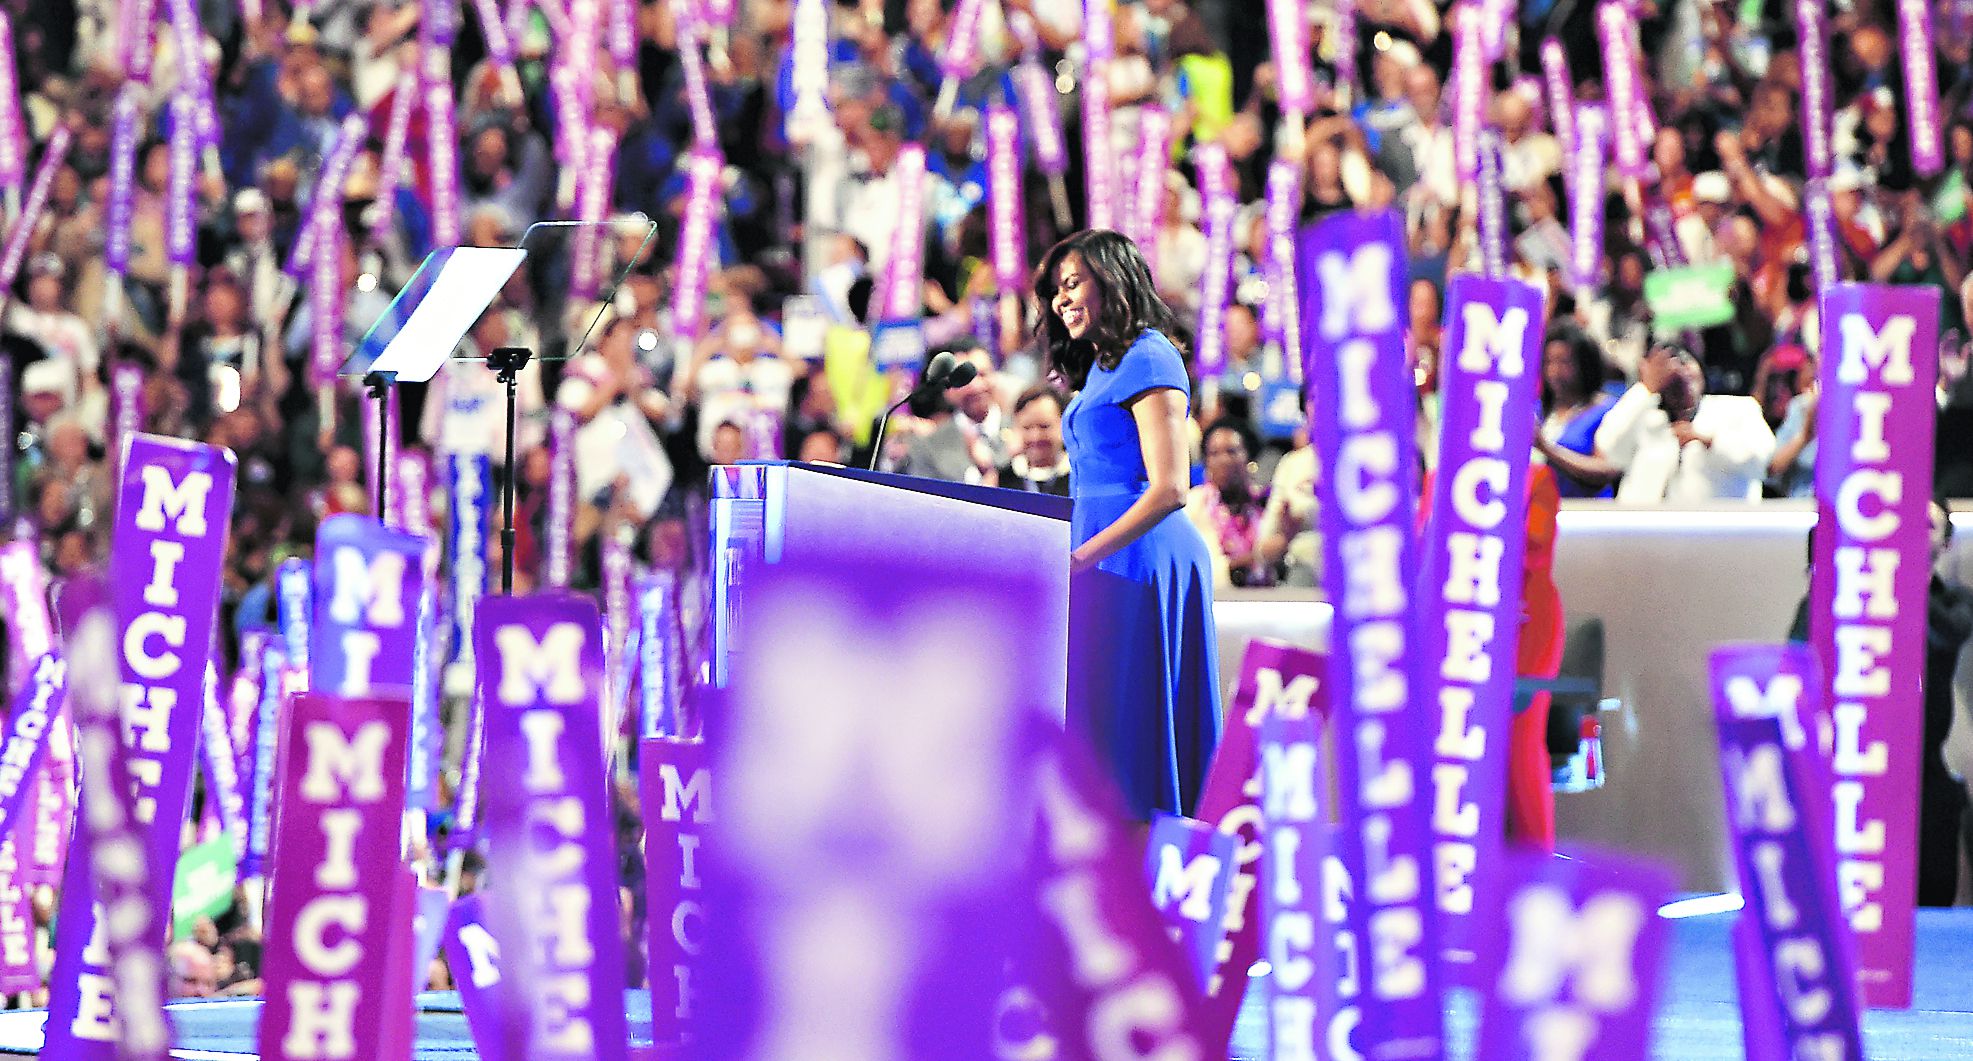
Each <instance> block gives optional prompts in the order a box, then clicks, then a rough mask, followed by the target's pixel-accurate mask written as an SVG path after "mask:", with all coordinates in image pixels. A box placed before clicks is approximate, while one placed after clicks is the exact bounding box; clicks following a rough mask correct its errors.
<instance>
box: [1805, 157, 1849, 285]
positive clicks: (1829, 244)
mask: <svg viewBox="0 0 1973 1061" xmlns="http://www.w3.org/2000/svg"><path fill="white" fill-rule="evenodd" d="M1802 216H1803V219H1804V220H1806V221H1807V223H1808V230H1809V265H1810V267H1812V268H1813V269H1814V270H1815V286H1816V290H1818V291H1827V290H1828V289H1830V288H1832V287H1835V286H1836V285H1837V284H1840V283H1842V282H1843V252H1842V251H1841V250H1840V249H1839V244H1838V243H1837V235H1836V204H1835V202H1834V201H1832V200H1831V199H1830V197H1829V182H1828V181H1827V180H1824V179H1822V178H1820V177H1812V178H1810V179H1809V180H1808V181H1807V182H1806V183H1804V184H1803V185H1802Z"/></svg>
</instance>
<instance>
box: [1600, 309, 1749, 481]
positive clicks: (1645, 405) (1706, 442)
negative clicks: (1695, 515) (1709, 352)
mask: <svg viewBox="0 0 1973 1061" xmlns="http://www.w3.org/2000/svg"><path fill="white" fill-rule="evenodd" d="M1705 388H1706V382H1705V373H1703V372H1701V371H1700V368H1699V362H1698V360H1697V359H1695V358H1694V357H1693V356H1692V355H1691V354H1690V353H1688V352H1686V351H1685V350H1683V349H1681V348H1679V347H1678V346H1676V345H1673V344H1670V343H1659V344H1656V345H1654V346H1653V347H1652V348H1651V350H1650V352H1648V353H1647V354H1645V355H1644V360H1643V361H1641V362H1640V363H1639V364H1638V370H1637V382H1636V383H1634V384H1632V385H1631V388H1630V389H1629V390H1628V391H1625V392H1624V396H1623V397H1622V398H1619V399H1618V400H1617V403H1616V404H1615V405H1613V406H1611V407H1610V412H1609V413H1608V414H1607V415H1605V416H1604V417H1603V425H1602V426H1601V427H1599V428H1598V429H1597V431H1596V451H1597V453H1598V454H1600V455H1601V456H1603V457H1604V458H1605V459H1606V460H1608V461H1609V462H1610V463H1612V464H1614V465H1616V466H1617V467H1618V468H1621V469H1623V473H1624V477H1623V480H1622V481H1621V482H1620V483H1619V484H1618V485H1617V500H1618V501H1620V502H1643V503H1652V502H1658V501H1677V502H1686V501H1757V500H1759V499H1760V496H1761V478H1762V476H1763V475H1765V474H1766V472H1767V464H1768V460H1769V458H1771V457H1772V456H1773V455H1774V432H1773V431H1771V430H1769V428H1768V426H1767V420H1766V419H1764V418H1763V417H1762V416H1761V407H1760V404H1759V403H1758V402H1756V401H1755V400H1754V399H1752V398H1749V397H1745V396H1743V395H1728V394H1707V393H1705Z"/></svg>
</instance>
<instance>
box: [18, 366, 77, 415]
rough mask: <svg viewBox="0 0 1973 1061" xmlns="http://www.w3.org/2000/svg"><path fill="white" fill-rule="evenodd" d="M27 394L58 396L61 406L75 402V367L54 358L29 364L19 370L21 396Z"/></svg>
mask: <svg viewBox="0 0 1973 1061" xmlns="http://www.w3.org/2000/svg"><path fill="white" fill-rule="evenodd" d="M29 394H54V395H58V396H60V398H61V399H62V404H63V405H67V404H69V403H70V402H73V401H75V366H73V365H71V364H69V363H68V362H67V361H60V360H56V359H54V358H44V359H42V360H40V361H33V362H29V363H28V366H27V367H26V368H24V369H22V370H21V395H22V396H23V397H25V396H27V395H29Z"/></svg>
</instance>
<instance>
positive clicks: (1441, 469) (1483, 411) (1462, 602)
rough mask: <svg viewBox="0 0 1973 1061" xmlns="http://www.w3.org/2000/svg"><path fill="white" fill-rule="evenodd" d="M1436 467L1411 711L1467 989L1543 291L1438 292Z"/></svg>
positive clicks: (1501, 710)
mask: <svg viewBox="0 0 1973 1061" xmlns="http://www.w3.org/2000/svg"><path fill="white" fill-rule="evenodd" d="M1447 295H1448V297H1447V303H1446V305H1447V308H1446V345H1445V352H1444V356H1442V357H1441V358H1440V359H1439V373H1440V379H1441V383H1440V393H1441V394H1442V395H1443V404H1442V409H1441V413H1440V416H1441V424H1440V428H1439V458H1438V463H1437V465H1436V471H1435V472H1434V473H1433V476H1432V495H1431V506H1430V508H1429V509H1428V511H1429V512H1430V518H1429V521H1428V522H1427V524H1426V531H1425V542H1424V546H1425V560H1424V564H1423V569H1422V572H1421V576H1422V577H1421V578H1420V579H1419V582H1418V595H1419V597H1420V598H1421V599H1420V601H1419V606H1418V607H1419V620H1418V637H1419V652H1420V656H1419V660H1420V664H1421V665H1420V667H1419V668H1418V670H1417V676H1418V681H1419V689H1418V698H1419V702H1421V703H1424V704H1430V705H1432V707H1431V709H1430V710H1431V717H1432V718H1433V719H1434V720H1435V724H1434V725H1433V727H1432V729H1433V734H1434V735H1433V737H1432V746H1431V757H1432V768H1431V785H1432V793H1433V797H1432V819H1431V820H1432V855H1433V857H1432V863H1433V865H1434V867H1435V868H1436V872H1435V874H1434V877H1435V879H1436V882H1437V883H1436V887H1435V888H1434V889H1433V892H1434V894H1435V895H1436V896H1437V900H1438V911H1439V917H1440V923H1441V925H1443V926H1444V937H1443V938H1444V942H1445V955H1446V963H1447V967H1446V972H1447V975H1448V976H1449V977H1451V978H1453V979H1455V980H1461V981H1464V982H1469V983H1470V980H1467V978H1466V976H1465V975H1463V974H1466V973H1470V972H1471V970H1472V964H1473V962H1474V960H1475V956H1474V947H1475V945H1476V944H1477V942H1478V941H1479V939H1480V937H1481V935H1482V932H1481V931H1480V929H1479V924H1478V921H1477V920H1476V918H1478V917H1485V916H1489V915H1487V914H1486V913H1485V911H1489V910H1492V909H1493V906H1494V904H1493V902H1492V897H1491V896H1489V895H1486V894H1485V886H1486V885H1487V884H1489V883H1491V881H1492V878H1491V876H1490V875H1489V874H1487V873H1483V872H1480V869H1481V867H1485V866H1492V865H1494V864H1496V863H1498V862H1499V860H1500V856H1501V841H1502V837H1503V836H1504V835H1505V832H1506V827H1507V826H1506V820H1505V806H1506V791H1507V745H1508V731H1509V729H1510V727H1511V726H1512V725H1513V719H1514V674H1515V670H1516V664H1517V659H1518V656H1517V650H1518V645H1519V638H1520V629H1521V606H1522V601H1521V566H1522V561H1523V557H1524V554H1525V551H1526V547H1527V538H1528V455H1529V452H1530V448H1531V447H1532V446H1533V444H1534V426H1535V422H1534V418H1533V417H1531V416H1528V415H1526V411H1527V410H1529V409H1533V408H1535V406H1536V405H1537V404H1538V399H1539V395H1540V390H1539V388H1540V378H1541V349H1542V292H1541V291H1540V290H1538V289H1536V288H1534V287H1531V286H1529V285H1528V284H1525V283H1522V282H1521V281H1518V280H1495V279H1485V278H1481V277H1477V276H1472V275H1463V276H1455V277H1453V279H1452V283H1451V286H1450V289H1449V291H1448V292H1447Z"/></svg>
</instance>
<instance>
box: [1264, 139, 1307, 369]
mask: <svg viewBox="0 0 1973 1061" xmlns="http://www.w3.org/2000/svg"><path fill="white" fill-rule="evenodd" d="M1301 210H1302V168H1301V166H1299V165H1297V164H1296V163H1295V161H1294V160H1293V159H1285V158H1278V159H1275V160H1274V161H1273V162H1270V163H1268V166H1267V270H1266V273H1267V301H1265V302H1263V303H1261V327H1262V334H1263V335H1264V336H1266V337H1267V338H1268V339H1270V340H1272V341H1273V342H1274V343H1275V345H1276V346H1278V347H1279V348H1280V349H1281V351H1282V354H1283V361H1284V362H1285V363H1286V365H1287V369H1288V379H1289V380H1291V381H1293V382H1294V383H1297V384H1299V383H1301V381H1302V314H1301V309H1302V300H1301V295H1300V283H1299V279H1298V278H1297V277H1296V275H1295V226H1296V225H1297V224H1298V223H1299V222H1300V219H1301Z"/></svg>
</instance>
